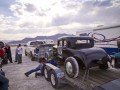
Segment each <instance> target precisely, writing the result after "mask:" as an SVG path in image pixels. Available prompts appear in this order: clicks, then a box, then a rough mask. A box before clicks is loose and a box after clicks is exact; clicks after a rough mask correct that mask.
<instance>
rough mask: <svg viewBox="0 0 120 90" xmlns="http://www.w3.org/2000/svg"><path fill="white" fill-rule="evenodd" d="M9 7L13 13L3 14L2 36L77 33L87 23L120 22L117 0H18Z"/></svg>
mask: <svg viewBox="0 0 120 90" xmlns="http://www.w3.org/2000/svg"><path fill="white" fill-rule="evenodd" d="M9 9H10V10H11V11H12V13H13V15H14V16H5V15H3V14H0V34H1V35H0V39H6V40H7V39H9V40H11V39H13V40H15V39H23V38H25V37H35V36H39V35H53V34H56V33H70V34H76V31H77V30H81V29H82V28H85V27H86V26H87V27H88V26H89V27H93V26H96V25H99V24H104V25H105V24H117V23H119V22H120V16H119V15H120V3H119V2H118V1H116V0H16V2H14V3H13V4H11V5H10V7H9ZM111 21H112V22H111ZM8 37H9V38H8Z"/></svg>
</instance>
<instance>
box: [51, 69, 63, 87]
mask: <svg viewBox="0 0 120 90" xmlns="http://www.w3.org/2000/svg"><path fill="white" fill-rule="evenodd" d="M50 82H51V85H52V87H53V88H55V89H58V88H61V87H63V86H64V84H62V83H60V82H59V80H58V78H57V75H56V73H55V71H53V70H52V71H51V74H50Z"/></svg>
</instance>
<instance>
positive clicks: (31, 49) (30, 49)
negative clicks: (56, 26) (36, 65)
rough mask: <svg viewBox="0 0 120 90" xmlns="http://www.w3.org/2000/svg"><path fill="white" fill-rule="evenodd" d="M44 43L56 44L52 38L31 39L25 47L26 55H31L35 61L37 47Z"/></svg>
mask: <svg viewBox="0 0 120 90" xmlns="http://www.w3.org/2000/svg"><path fill="white" fill-rule="evenodd" d="M44 44H54V41H53V40H51V39H46V40H35V41H29V42H28V43H27V44H26V47H25V55H26V56H28V55H29V56H30V58H31V60H32V61H34V60H35V52H34V50H35V48H36V47H39V46H40V45H44Z"/></svg>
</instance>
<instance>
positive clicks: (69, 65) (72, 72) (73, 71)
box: [65, 57, 79, 78]
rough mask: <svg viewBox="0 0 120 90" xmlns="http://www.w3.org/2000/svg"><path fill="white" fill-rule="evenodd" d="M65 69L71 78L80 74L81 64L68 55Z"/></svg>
mask: <svg viewBox="0 0 120 90" xmlns="http://www.w3.org/2000/svg"><path fill="white" fill-rule="evenodd" d="M65 71H66V73H67V75H68V76H69V77H71V78H76V77H77V76H78V75H79V65H78V62H77V60H76V59H75V58H74V57H68V58H67V59H66V60H65Z"/></svg>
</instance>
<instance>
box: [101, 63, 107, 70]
mask: <svg viewBox="0 0 120 90" xmlns="http://www.w3.org/2000/svg"><path fill="white" fill-rule="evenodd" d="M99 68H100V69H102V70H106V69H108V64H107V63H105V64H100V65H99Z"/></svg>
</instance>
